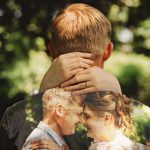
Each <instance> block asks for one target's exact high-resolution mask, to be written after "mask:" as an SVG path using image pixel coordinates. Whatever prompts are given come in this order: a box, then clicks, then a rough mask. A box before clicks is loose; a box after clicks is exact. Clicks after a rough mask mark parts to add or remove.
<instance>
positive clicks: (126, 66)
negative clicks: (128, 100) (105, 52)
mask: <svg viewBox="0 0 150 150" xmlns="http://www.w3.org/2000/svg"><path fill="white" fill-rule="evenodd" d="M74 2H83V3H88V4H90V5H92V6H94V7H96V8H98V9H99V10H101V11H102V12H103V13H104V14H105V15H106V16H108V17H109V19H110V21H111V22H112V26H113V33H112V40H113V42H114V46H115V47H114V49H115V51H117V52H118V53H116V54H114V56H112V59H111V60H113V59H114V63H113V62H111V63H108V64H109V65H110V66H109V68H110V69H109V70H110V71H111V72H113V73H114V74H115V75H116V76H117V77H118V79H119V81H120V83H121V86H122V89H123V92H124V93H125V94H127V95H129V96H133V97H134V98H136V99H139V100H141V101H142V102H144V103H146V104H148V105H150V102H149V101H148V99H149V98H150V94H149V85H150V79H149V74H150V72H149V68H150V67H149V64H150V60H149V56H150V16H149V10H150V5H149V1H148V0H109V1H108V0H106V1H100V0H61V1H59V0H55V1H54V0H51V1H49V0H45V1H41V0H36V1H29V0H21V1H19V0H5V1H0V83H1V84H0V90H1V92H0V97H1V104H2V105H1V106H0V107H2V108H1V110H2V112H3V111H4V110H5V108H6V107H7V106H8V105H10V104H12V103H14V102H15V101H18V100H21V99H22V98H23V97H24V96H25V95H26V94H27V93H29V92H30V91H31V90H32V89H38V87H39V85H40V81H41V79H42V76H43V74H44V73H45V71H46V69H47V68H48V66H49V65H50V60H49V58H47V57H46V54H45V53H44V51H46V52H47V50H46V45H47V43H48V42H49V39H50V33H49V32H48V29H49V27H50V24H51V20H52V17H53V15H54V14H55V13H57V11H58V10H59V9H61V8H63V7H64V6H65V5H66V4H69V3H74ZM132 53H134V54H132ZM139 54H143V55H142V56H141V55H139ZM144 55H145V56H144ZM111 68H112V69H111Z"/></svg>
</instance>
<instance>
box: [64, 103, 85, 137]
mask: <svg viewBox="0 0 150 150" xmlns="http://www.w3.org/2000/svg"><path fill="white" fill-rule="evenodd" d="M82 113H83V107H81V106H79V105H78V104H76V105H74V107H67V108H65V109H64V113H63V119H62V124H61V130H62V134H63V135H70V134H74V133H75V128H76V125H77V124H78V123H79V122H81V120H80V116H81V114H82Z"/></svg>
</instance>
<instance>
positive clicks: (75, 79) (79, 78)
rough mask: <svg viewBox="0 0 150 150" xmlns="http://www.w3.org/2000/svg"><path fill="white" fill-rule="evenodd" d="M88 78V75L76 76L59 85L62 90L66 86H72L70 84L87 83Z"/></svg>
mask: <svg viewBox="0 0 150 150" xmlns="http://www.w3.org/2000/svg"><path fill="white" fill-rule="evenodd" d="M89 79H90V78H89V76H88V75H78V76H74V77H73V78H71V79H70V80H68V81H66V82H64V83H62V84H61V87H62V88H64V87H66V86H69V85H72V84H76V83H80V82H84V81H89Z"/></svg>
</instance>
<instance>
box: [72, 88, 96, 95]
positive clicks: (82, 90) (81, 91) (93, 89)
mask: <svg viewBox="0 0 150 150" xmlns="http://www.w3.org/2000/svg"><path fill="white" fill-rule="evenodd" d="M90 92H95V87H89V88H85V89H81V90H77V91H73V92H72V93H73V94H75V95H80V94H86V93H90Z"/></svg>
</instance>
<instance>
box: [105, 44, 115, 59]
mask: <svg viewBox="0 0 150 150" xmlns="http://www.w3.org/2000/svg"><path fill="white" fill-rule="evenodd" d="M112 51H113V43H112V42H109V43H108V44H107V46H106V49H105V51H104V53H103V61H106V60H107V59H108V58H109V57H110V55H111V53H112Z"/></svg>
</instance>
